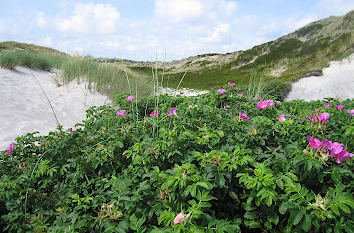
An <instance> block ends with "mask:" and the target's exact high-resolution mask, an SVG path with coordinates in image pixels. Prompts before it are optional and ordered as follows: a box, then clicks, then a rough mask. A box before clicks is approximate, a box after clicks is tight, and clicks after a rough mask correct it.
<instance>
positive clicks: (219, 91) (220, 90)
mask: <svg viewBox="0 0 354 233" xmlns="http://www.w3.org/2000/svg"><path fill="white" fill-rule="evenodd" d="M218 93H219V94H222V95H225V94H226V90H225V89H219V90H218Z"/></svg>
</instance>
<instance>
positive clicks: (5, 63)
mask: <svg viewBox="0 0 354 233" xmlns="http://www.w3.org/2000/svg"><path fill="white" fill-rule="evenodd" d="M64 59H65V57H64V56H61V55H50V54H44V53H35V52H29V51H26V50H10V51H3V52H1V53H0V67H2V68H5V69H14V68H15V66H25V67H30V68H37V69H42V70H50V69H51V68H58V67H60V65H61V64H62V62H63V60H64Z"/></svg>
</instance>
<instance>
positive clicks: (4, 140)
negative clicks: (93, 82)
mask: <svg viewBox="0 0 354 233" xmlns="http://www.w3.org/2000/svg"><path fill="white" fill-rule="evenodd" d="M32 74H33V75H34V76H35V77H33V75H32ZM55 76H56V73H54V72H46V71H41V70H33V69H28V68H23V67H16V71H11V70H6V69H0V87H1V88H0V150H3V149H6V147H7V146H8V144H9V143H11V142H13V141H14V140H15V138H16V137H17V136H20V135H23V134H26V133H30V132H34V131H39V132H40V134H41V135H47V134H48V133H49V132H50V131H53V130H54V129H55V128H56V127H57V122H56V120H55V117H54V115H53V112H52V109H51V108H50V105H49V104H48V101H47V99H46V97H45V95H44V94H43V91H42V89H41V87H40V86H39V84H38V82H39V83H40V85H41V86H42V88H43V89H44V91H45V93H46V94H47V96H48V98H49V100H50V102H51V104H52V106H53V108H54V111H55V113H56V115H57V118H58V121H59V123H60V124H61V125H63V126H64V128H65V129H66V128H70V127H74V125H75V124H76V123H79V122H81V121H82V120H84V119H85V115H86V113H85V111H86V109H87V108H89V107H90V106H93V105H97V106H98V105H103V104H105V103H109V101H108V100H107V97H106V96H103V95H100V94H97V93H90V92H88V91H87V90H86V89H85V85H84V84H79V85H78V84H76V83H75V82H72V83H70V84H68V85H65V86H61V87H57V86H56V85H55V84H54V82H53V78H54V77H55ZM37 80H38V81H37Z"/></svg>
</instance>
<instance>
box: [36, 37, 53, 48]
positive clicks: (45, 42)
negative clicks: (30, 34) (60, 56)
mask: <svg viewBox="0 0 354 233" xmlns="http://www.w3.org/2000/svg"><path fill="white" fill-rule="evenodd" d="M38 43H39V45H42V46H47V47H51V46H53V39H52V38H51V37H50V36H48V35H46V36H45V37H44V38H42V39H40V40H39V41H38Z"/></svg>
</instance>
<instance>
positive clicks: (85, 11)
mask: <svg viewBox="0 0 354 233" xmlns="http://www.w3.org/2000/svg"><path fill="white" fill-rule="evenodd" d="M119 18H120V12H119V11H118V10H117V9H116V8H115V7H113V6H111V5H110V4H93V3H88V4H83V3H78V4H76V5H75V7H74V11H73V12H72V14H71V15H69V16H67V15H64V12H61V13H60V14H57V15H56V16H55V17H49V16H46V15H44V13H42V12H39V13H37V25H38V26H39V27H51V29H54V30H58V31H62V32H73V33H83V34H92V33H98V34H111V33H114V32H115V31H116V30H117V26H118V21H119Z"/></svg>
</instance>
